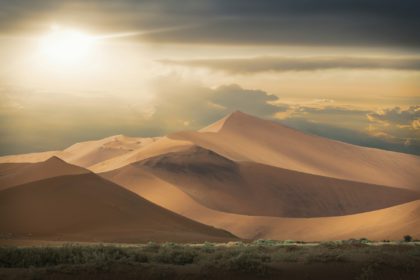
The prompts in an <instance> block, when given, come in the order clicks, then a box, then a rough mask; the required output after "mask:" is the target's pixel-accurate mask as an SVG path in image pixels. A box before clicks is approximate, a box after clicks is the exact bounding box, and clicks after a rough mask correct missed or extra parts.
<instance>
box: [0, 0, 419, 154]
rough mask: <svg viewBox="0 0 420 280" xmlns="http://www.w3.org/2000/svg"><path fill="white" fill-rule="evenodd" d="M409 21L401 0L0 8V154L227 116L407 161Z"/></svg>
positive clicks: (414, 102) (413, 47) (186, 126)
mask: <svg viewBox="0 0 420 280" xmlns="http://www.w3.org/2000/svg"><path fill="white" fill-rule="evenodd" d="M419 13H420V4H419V2H418V1H415V0H402V1H391V0H381V1H379V0H363V1H362V0H353V1H348V0H319V1H312V0H300V1H299V0H293V1H292V0H283V1H282V0H279V1H252V0H249V1H248V0H230V1H226V0H225V1H222V0H220V1H219V0H183V1H181V0H179V1H175V0H173V1H170V0H166V1H164V0H156V1H134V0H131V1H110V0H102V1H99V0H93V1H81V0H79V1H71V0H70V1H52V0H44V1H42V0H14V1H7V0H0V46H1V47H0V61H1V64H0V154H14V153H24V152H34V151H44V150H51V149H62V148H64V147H66V146H68V145H71V144H73V143H74V142H77V141H83V140H90V139H97V138H101V137H105V136H109V135H114V134H126V135H133V136H157V135H164V134H167V133H170V132H173V131H178V130H190V129H198V128H201V127H203V126H206V125H208V124H209V123H211V122H213V121H216V120H217V119H219V118H221V117H223V116H224V115H226V114H228V113H229V112H231V111H234V110H242V111H244V112H247V113H250V114H253V115H256V116H260V117H264V118H268V119H272V120H275V121H278V122H282V123H284V124H287V125H289V126H293V127H296V128H298V129H301V130H303V131H306V132H310V133H315V134H319V135H323V136H326V137H330V138H334V139H338V140H342V141H347V142H350V143H355V144H359V145H365V146H371V147H378V148H383V149H390V150H395V151H403V152H408V153H415V154H420V106H419V105H420V36H419V35H420V34H419V31H418V30H420V18H419V17H418V14H419ZM57 30H58V31H57ZM67 30H72V32H73V31H74V32H73V33H69V32H67ZM66 32H67V33H66ZM51 34H53V35H52V37H53V40H50V39H48V40H45V38H50V37H51ZM57 34H58V37H59V41H57V40H56V39H54V38H56V37H54V36H56V35H57ZM63 34H64V35H63ZM69 34H70V39H71V40H70V39H68V36H69ZM79 34H82V35H83V36H84V37H80V36H82V35H80V36H79ZM61 35H63V36H62V37H64V39H63V38H61V37H60V36H61ZM72 36H73V37H76V40H74V39H72V38H73V37H72ZM79 37H80V38H79ZM86 38H87V39H86ZM92 38H93V39H94V40H93V39H92ZM85 39H86V40H88V39H89V49H87V45H86V46H85V45H84V44H85V43H86V42H85V41H86V40H85ZM91 39H92V40H91ZM84 47H86V49H84ZM82 52H83V56H82V55H81V54H82Z"/></svg>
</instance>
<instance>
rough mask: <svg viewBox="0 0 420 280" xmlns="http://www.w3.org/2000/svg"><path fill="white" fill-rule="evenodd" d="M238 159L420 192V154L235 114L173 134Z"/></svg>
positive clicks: (174, 136)
mask: <svg viewBox="0 0 420 280" xmlns="http://www.w3.org/2000/svg"><path fill="white" fill-rule="evenodd" d="M169 137H170V138H171V139H179V140H186V141H191V142H194V143H195V144H196V145H198V146H201V147H203V148H206V149H209V150H212V151H214V152H216V153H218V154H220V155H222V156H225V157H227V158H229V159H232V160H235V161H253V162H258V163H263V164H267V165H272V166H276V167H281V168H285V169H290V170H296V171H300V172H304V173H311V174H316V175H322V176H328V177H333V178H340V179H346V180H351V181H360V182H366V183H371V184H378V185H387V186H395V187H404V188H408V189H414V190H420V184H419V182H420V157H418V156H414V155H408V154H403V153H396V152H390V151H384V150H379V149H372V148H365V147H360V146H355V145H350V144H346V143H343V142H339V141H334V140H330V139H327V138H323V137H318V136H314V135H309V134H305V133H302V132H300V131H297V130H294V129H291V128H288V127H286V126H283V125H280V124H277V123H275V122H271V121H267V120H262V119H259V118H256V117H253V116H249V115H246V114H244V113H241V112H235V113H233V114H231V115H229V116H227V117H225V118H224V119H222V120H220V121H219V122H216V123H215V124H213V125H211V126H209V127H207V128H205V129H202V130H201V131H199V132H194V131H192V132H179V133H175V134H172V135H170V136H169Z"/></svg>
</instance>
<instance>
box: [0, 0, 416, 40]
mask: <svg viewBox="0 0 420 280" xmlns="http://www.w3.org/2000/svg"><path fill="white" fill-rule="evenodd" d="M0 10H1V11H2V13H0V27H1V31H2V32H12V31H17V30H27V29H31V28H32V29H37V28H38V27H39V24H40V22H42V21H45V20H63V21H65V22H68V23H75V24H76V25H82V26H93V27H95V26H96V27H97V28H103V29H104V30H112V31H118V32H120V31H123V32H125V31H133V30H153V29H161V28H165V27H173V26H188V28H179V29H173V30H166V31H162V32H156V33H149V34H147V35H145V36H143V37H141V40H142V41H144V40H148V41H153V42H165V43H168V42H175V43H207V44H250V45H256V44H260V45H316V46H321V45H335V46H381V47H384V46H391V47H395V46H397V47H408V48H410V47H415V48H418V47H419V46H420V37H419V36H418V32H417V30H419V29H420V18H419V17H418V13H419V11H420V3H419V2H418V1H416V0H401V1H395V0H339V1H337V0H317V1H313V0H301V1H296V0H282V1H276V0H267V1H255V0H230V1H225V0H184V1H182V4H180V3H179V1H178V0H156V1H139V0H122V1H112V0H92V1H82V0H72V1H56V0H14V1H7V0H2V1H0ZM52 17H53V18H52Z"/></svg>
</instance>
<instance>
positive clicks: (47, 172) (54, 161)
mask: <svg viewBox="0 0 420 280" xmlns="http://www.w3.org/2000/svg"><path fill="white" fill-rule="evenodd" d="M86 173H89V171H88V170H86V169H84V168H81V167H78V166H75V165H71V164H68V163H66V162H64V161H63V160H61V159H59V158H57V157H55V156H53V157H51V158H49V159H47V160H46V161H43V162H37V163H0V190H3V189H6V188H9V187H12V186H17V185H21V184H24V183H29V182H32V181H38V180H42V179H47V178H51V177H57V176H62V175H76V174H86Z"/></svg>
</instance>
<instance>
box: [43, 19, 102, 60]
mask: <svg viewBox="0 0 420 280" xmlns="http://www.w3.org/2000/svg"><path fill="white" fill-rule="evenodd" d="M93 43H94V37H92V36H89V35H87V34H85V33H84V32H82V31H79V30H76V29H70V28H62V27H60V26H52V27H51V30H50V32H48V33H47V34H46V35H44V36H43V37H41V39H40V42H39V47H40V51H41V53H42V54H43V55H44V56H45V58H46V59H48V61H50V62H53V63H57V64H76V63H77V64H78V63H81V62H83V60H84V59H85V58H86V57H87V56H88V54H89V53H90V52H91V50H92V47H93Z"/></svg>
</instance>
